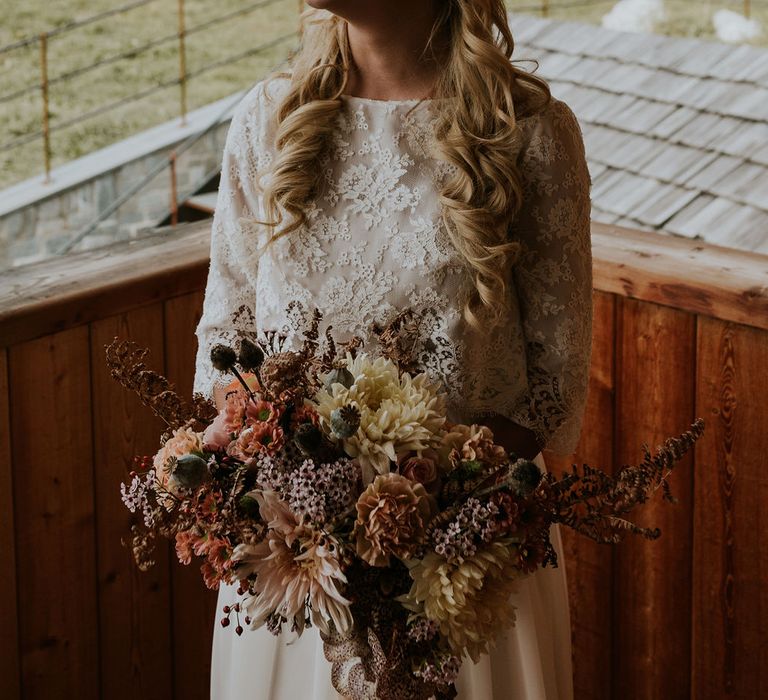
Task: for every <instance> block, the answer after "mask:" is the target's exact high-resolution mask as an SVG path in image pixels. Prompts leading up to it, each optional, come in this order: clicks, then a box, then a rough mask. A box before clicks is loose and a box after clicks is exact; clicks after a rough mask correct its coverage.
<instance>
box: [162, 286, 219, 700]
mask: <svg viewBox="0 0 768 700" xmlns="http://www.w3.org/2000/svg"><path fill="white" fill-rule="evenodd" d="M202 308H203V294H202V293H198V294H190V295H186V296H183V297H177V298H175V299H169V300H168V301H167V302H166V303H165V339H166V340H165V345H166V348H167V351H166V356H165V358H166V368H165V369H166V376H167V377H168V379H169V380H170V381H172V382H173V383H174V384H176V386H177V388H178V391H179V393H180V394H182V395H183V396H189V397H191V396H192V382H193V379H194V376H195V351H196V349H197V341H196V339H195V335H194V331H195V327H196V326H197V322H198V321H199V319H200V314H201V313H202ZM171 575H172V582H173V631H174V655H175V669H176V675H175V697H176V698H177V700H207V698H208V688H209V685H210V673H211V643H212V641H213V625H214V621H215V619H216V600H217V592H216V591H210V590H208V589H207V588H206V587H205V584H204V583H203V579H202V576H201V574H200V569H199V566H198V565H197V564H196V563H195V561H194V560H193V563H192V564H191V565H189V566H183V565H182V564H180V563H179V562H178V561H174V563H173V566H172V569H171Z"/></svg>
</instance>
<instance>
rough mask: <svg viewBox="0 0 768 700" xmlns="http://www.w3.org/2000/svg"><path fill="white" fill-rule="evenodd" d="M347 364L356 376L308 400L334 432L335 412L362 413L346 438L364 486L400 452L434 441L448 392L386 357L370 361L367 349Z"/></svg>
mask: <svg viewBox="0 0 768 700" xmlns="http://www.w3.org/2000/svg"><path fill="white" fill-rule="evenodd" d="M346 367H347V369H348V370H349V371H350V373H351V374H352V376H353V377H354V381H353V383H352V385H351V386H350V387H349V388H347V387H345V386H344V385H343V384H342V383H340V382H336V383H333V384H331V386H330V389H320V390H319V391H318V393H317V394H316V396H315V398H314V400H311V399H307V400H306V402H307V404H308V405H310V406H312V407H314V408H315V409H316V410H317V413H318V415H319V416H320V422H321V427H322V428H323V429H324V430H325V432H326V433H328V434H330V435H333V434H334V433H333V428H332V424H331V414H332V413H333V412H334V411H336V410H337V409H341V408H342V407H344V406H345V405H347V404H352V405H354V406H356V407H357V408H358V409H359V411H360V425H359V426H358V427H357V429H356V430H355V432H354V433H352V435H350V436H349V437H342V438H340V439H342V440H343V446H344V450H345V452H346V453H347V454H348V455H349V456H350V457H355V458H357V460H358V461H359V462H360V466H361V468H362V470H363V484H364V485H368V484H369V483H371V482H372V481H373V479H374V476H375V475H376V474H377V473H378V474H386V473H387V472H389V471H390V463H391V462H396V461H397V459H398V455H399V454H402V453H403V452H408V451H411V450H422V449H426V448H427V447H431V446H434V445H436V444H437V443H438V442H439V435H440V433H441V431H442V427H443V424H444V422H445V395H444V394H443V393H442V392H440V391H439V386H438V385H437V384H436V383H434V382H433V381H432V380H431V379H430V378H429V377H428V375H427V374H426V373H423V372H422V373H421V374H418V375H416V376H415V377H411V376H410V375H409V374H405V373H404V374H402V375H401V374H400V372H399V371H398V368H397V366H396V365H395V364H394V363H393V362H392V361H391V360H389V359H388V358H386V357H378V358H376V359H372V358H371V357H370V356H369V355H368V354H367V353H359V354H358V355H357V357H355V358H354V359H353V358H352V356H351V354H350V353H347V357H346Z"/></svg>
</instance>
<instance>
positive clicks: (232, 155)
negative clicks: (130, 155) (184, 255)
mask: <svg viewBox="0 0 768 700" xmlns="http://www.w3.org/2000/svg"><path fill="white" fill-rule="evenodd" d="M260 87H261V86H260V85H257V86H256V87H254V88H253V89H252V90H251V91H250V92H249V93H248V94H246V96H245V97H244V98H243V99H242V100H241V101H240V102H239V103H238V104H237V106H236V107H235V109H234V112H233V114H232V120H231V122H230V125H229V129H228V131H227V136H226V140H225V143H224V151H223V156H222V162H221V179H220V182H219V191H218V195H217V198H216V208H215V210H214V215H213V222H212V224H211V249H210V250H211V253H210V264H209V268H208V280H207V283H206V288H205V296H204V299H203V310H202V316H201V317H200V321H199V322H198V324H197V328H196V330H195V335H196V336H197V355H196V359H195V378H194V384H193V391H194V392H199V393H201V394H203V395H204V396H205V397H207V398H211V399H213V391H214V388H215V387H217V386H226V385H227V384H229V383H230V382H231V381H232V380H233V379H234V378H235V377H234V375H232V374H231V373H223V372H220V371H219V370H216V369H214V368H213V366H212V365H211V358H210V352H211V348H213V346H214V345H216V344H217V343H224V344H227V345H231V346H234V341H235V339H236V338H237V337H238V336H239V334H241V333H246V334H252V333H254V332H255V330H256V329H255V314H256V294H255V289H256V285H255V273H256V259H257V256H256V255H254V254H253V252H254V250H255V248H254V244H255V240H253V239H252V238H249V236H252V235H253V233H254V232H253V230H251V228H252V227H251V224H250V223H249V221H248V218H247V217H249V216H259V213H258V207H257V199H256V194H255V192H254V188H253V187H252V183H253V182H254V178H255V177H256V176H257V172H258V171H259V168H260V165H261V163H260V158H259V148H258V136H259V134H258V126H259V121H260V120H259V103H258V99H257V98H258V90H259V88H260ZM244 217H245V218H244Z"/></svg>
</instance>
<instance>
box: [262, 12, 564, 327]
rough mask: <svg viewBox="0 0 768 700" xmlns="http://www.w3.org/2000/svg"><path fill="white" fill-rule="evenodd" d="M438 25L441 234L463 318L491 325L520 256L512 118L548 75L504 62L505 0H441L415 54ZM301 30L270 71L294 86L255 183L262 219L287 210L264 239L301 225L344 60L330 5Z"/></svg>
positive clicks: (538, 97) (504, 306) (309, 15)
mask: <svg viewBox="0 0 768 700" xmlns="http://www.w3.org/2000/svg"><path fill="white" fill-rule="evenodd" d="M495 30H496V32H497V34H496V35H494V31H495ZM440 32H447V36H448V37H449V48H448V59H447V62H446V63H445V65H444V68H442V69H441V73H440V75H439V77H438V79H437V81H436V83H435V85H434V89H433V91H432V96H433V98H434V99H435V100H436V103H437V101H439V103H440V107H439V113H438V119H437V122H436V128H435V152H434V153H433V154H432V155H433V157H435V158H437V159H439V160H443V161H445V162H448V163H452V164H454V165H455V166H456V171H455V173H454V175H453V176H451V177H450V178H448V179H447V180H446V182H445V183H444V185H443V186H442V188H441V191H440V192H439V200H440V202H441V203H442V204H443V207H442V219H443V222H444V224H445V227H446V231H447V233H448V236H449V238H450V240H451V242H452V243H453V245H454V246H455V248H456V250H457V251H458V252H459V255H460V257H461V258H462V259H463V260H464V262H465V264H466V265H467V266H468V268H469V270H470V273H471V275H472V280H473V289H472V290H471V293H470V295H469V297H468V298H467V299H466V301H465V303H464V308H463V316H464V319H465V321H466V322H467V323H468V324H469V325H471V326H472V327H474V328H477V329H479V328H483V329H485V330H486V331H487V330H489V326H491V327H492V326H494V325H496V324H497V323H500V322H502V320H503V319H504V318H505V317H506V316H507V312H508V310H509V309H508V301H507V293H508V285H509V280H510V274H509V271H510V269H511V267H512V266H513V265H514V264H515V263H516V261H517V259H518V256H519V255H520V243H519V242H518V241H516V240H514V237H513V235H511V234H512V227H511V222H512V219H513V218H514V216H515V215H516V213H517V211H518V210H519V208H520V206H521V204H522V184H521V179H520V175H519V172H518V168H517V156H518V153H519V151H520V148H521V138H520V128H519V125H518V120H519V119H521V118H523V117H525V116H529V115H531V114H534V113H537V112H538V111H540V110H541V109H543V108H544V107H545V106H546V105H547V104H548V103H549V101H550V99H551V94H550V90H549V85H548V84H547V82H546V81H545V80H544V79H542V78H540V77H538V76H536V75H533V74H532V73H530V72H527V71H525V70H523V69H521V68H519V67H517V66H515V65H514V62H513V61H512V60H510V59H511V56H512V52H513V50H514V40H513V38H512V33H511V30H510V28H509V24H508V22H507V11H506V7H505V5H504V0H444V2H443V3H442V5H441V7H440V10H439V13H438V16H437V17H436V19H435V22H434V24H433V27H432V29H431V31H430V34H429V38H428V41H427V44H426V46H425V49H424V53H423V54H422V55H425V54H426V53H427V52H428V51H432V52H433V56H434V49H433V47H434V42H435V40H436V37H438V36H439V35H440ZM300 36H301V43H300V46H299V48H298V49H297V51H296V52H295V54H294V55H293V56H291V71H289V72H286V71H281V72H276V73H274V74H273V75H272V76H271V78H289V79H290V85H289V88H288V90H287V93H286V95H285V97H284V98H283V99H282V100H281V102H280V104H279V106H278V108H277V113H276V119H277V133H276V141H275V146H276V149H277V155H276V158H275V160H274V162H273V163H272V164H271V170H270V173H271V177H270V178H269V181H268V184H266V185H265V186H264V190H263V192H264V202H265V208H266V210H267V212H268V213H269V216H271V217H272V220H271V221H261V222H258V223H261V224H265V225H267V226H268V227H270V228H274V227H275V226H279V225H280V224H282V222H283V213H282V211H281V209H280V207H282V209H283V210H285V211H286V212H287V213H288V214H291V215H292V216H293V220H292V221H290V222H289V223H288V224H287V225H286V226H285V227H284V228H283V229H282V230H281V231H280V232H279V233H278V234H277V235H273V236H272V237H271V238H270V240H269V243H272V242H274V241H275V240H277V238H279V237H281V236H284V235H288V234H289V233H290V232H292V231H294V230H296V229H297V228H299V227H301V226H303V225H304V224H306V223H307V220H306V214H305V207H306V204H307V202H309V201H312V200H313V199H314V198H316V197H317V196H318V193H319V192H320V188H321V183H322V172H321V169H320V168H318V167H317V166H316V164H317V162H318V160H319V159H320V157H321V156H322V154H323V151H324V149H325V148H326V147H327V145H328V144H329V143H330V140H331V137H332V134H333V132H334V130H335V128H336V119H337V115H338V113H339V112H340V110H341V109H342V100H341V98H340V97H339V96H340V95H341V94H344V92H345V89H346V85H347V79H348V75H349V68H350V63H351V53H350V46H349V38H348V34H347V22H346V20H344V19H342V18H340V17H338V16H337V15H334V14H332V13H330V12H328V11H325V10H316V9H314V8H308V9H305V10H304V11H303V12H302V15H301V28H300ZM467 96H469V97H467ZM445 98H448V99H445ZM478 306H481V307H483V311H484V312H485V313H483V315H482V316H483V317H482V318H481V317H480V315H478V313H477V311H478Z"/></svg>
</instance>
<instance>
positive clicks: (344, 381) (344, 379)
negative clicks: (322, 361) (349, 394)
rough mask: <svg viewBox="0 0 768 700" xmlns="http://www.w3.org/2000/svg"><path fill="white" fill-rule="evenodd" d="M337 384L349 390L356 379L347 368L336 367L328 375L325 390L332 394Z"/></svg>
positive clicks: (324, 383)
mask: <svg viewBox="0 0 768 700" xmlns="http://www.w3.org/2000/svg"><path fill="white" fill-rule="evenodd" d="M337 383H338V384H341V385H342V386H343V387H344V388H345V389H349V387H351V386H352V384H354V383H355V378H354V377H353V376H352V372H350V371H349V370H348V369H347V368H346V367H334V368H333V369H332V370H331V371H330V372H328V374H327V375H326V377H325V381H324V382H323V388H324V389H325V390H326V391H327V392H328V393H329V394H330V393H332V392H331V387H332V386H333V385H334V384H337Z"/></svg>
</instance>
